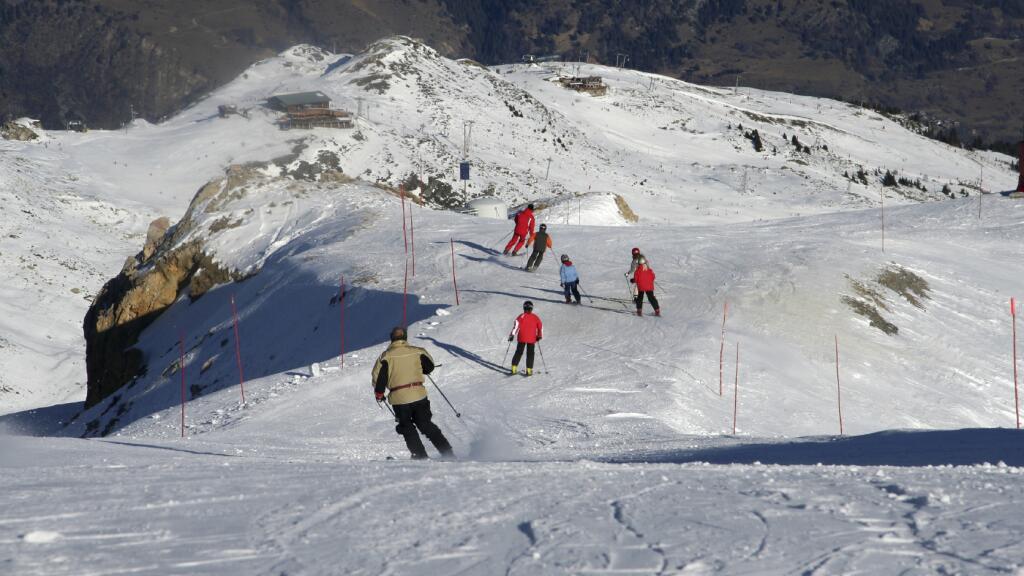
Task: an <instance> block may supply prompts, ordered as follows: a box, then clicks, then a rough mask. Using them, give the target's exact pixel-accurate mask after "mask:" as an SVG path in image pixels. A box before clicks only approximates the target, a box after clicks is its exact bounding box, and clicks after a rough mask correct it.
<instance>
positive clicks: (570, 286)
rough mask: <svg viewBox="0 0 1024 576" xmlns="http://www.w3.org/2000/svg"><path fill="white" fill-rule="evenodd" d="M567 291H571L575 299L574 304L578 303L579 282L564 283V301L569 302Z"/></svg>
mask: <svg viewBox="0 0 1024 576" xmlns="http://www.w3.org/2000/svg"><path fill="white" fill-rule="evenodd" d="M569 291H572V295H573V296H574V297H575V298H576V303H577V304H579V303H580V281H579V280H576V281H574V282H566V283H565V301H566V302H568V301H569Z"/></svg>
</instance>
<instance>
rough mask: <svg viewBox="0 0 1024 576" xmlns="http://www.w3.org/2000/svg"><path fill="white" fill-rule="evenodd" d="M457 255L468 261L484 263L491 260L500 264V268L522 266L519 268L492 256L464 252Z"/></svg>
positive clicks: (510, 268)
mask: <svg viewBox="0 0 1024 576" xmlns="http://www.w3.org/2000/svg"><path fill="white" fill-rule="evenodd" d="M459 257H460V258H465V259H466V260H469V261H470V262H486V263H490V262H493V263H495V264H497V265H498V266H501V267H502V268H508V269H509V270H522V268H520V267H518V266H513V265H511V264H506V263H505V262H502V261H501V260H496V259H494V258H486V257H480V256H469V255H466V254H459Z"/></svg>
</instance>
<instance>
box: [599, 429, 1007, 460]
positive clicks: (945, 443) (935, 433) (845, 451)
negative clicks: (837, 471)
mask: <svg viewBox="0 0 1024 576" xmlns="http://www.w3.org/2000/svg"><path fill="white" fill-rule="evenodd" d="M599 460H600V461H603V462H611V463H640V462H643V463H651V464H655V463H656V464H682V463H687V462H708V463H711V464H753V463H754V462H760V463H761V464H782V465H815V464H819V463H820V464H826V465H836V466H940V465H945V464H950V465H970V464H982V463H985V462H988V463H991V464H996V463H998V462H1004V463H1006V464H1008V465H1010V466H1024V433H1022V432H1020V431H1018V430H1011V429H1008V428H966V429H962V430H887V431H883V432H876V433H873V434H867V435H864V436H848V437H836V436H830V437H811V438H799V439H795V440H793V441H789V442H778V443H774V442H772V443H768V442H766V443H761V444H740V445H735V446H720V447H713V448H694V449H684V450H666V451H663V452H659V451H650V452H640V453H631V454H629V455H623V456H622V457H611V458H600V459H599Z"/></svg>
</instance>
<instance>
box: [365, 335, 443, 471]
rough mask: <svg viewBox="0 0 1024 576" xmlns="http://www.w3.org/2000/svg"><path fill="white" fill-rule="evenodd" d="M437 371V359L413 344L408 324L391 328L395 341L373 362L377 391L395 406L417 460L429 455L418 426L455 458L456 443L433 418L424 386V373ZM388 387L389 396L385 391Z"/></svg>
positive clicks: (440, 449)
mask: <svg viewBox="0 0 1024 576" xmlns="http://www.w3.org/2000/svg"><path fill="white" fill-rule="evenodd" d="M433 371H434V359H433V358H431V357H430V354H429V353H428V352H427V351H426V350H424V349H423V348H419V347H417V346H410V345H409V343H408V342H407V341H406V336H405V328H401V327H398V328H395V329H393V330H392V331H391V345H390V346H388V349H387V350H385V351H384V353H383V354H381V355H380V358H378V359H377V363H376V364H374V366H373V395H374V397H375V398H376V399H377V402H383V401H385V399H386V400H387V402H390V403H391V405H392V406H394V412H395V421H396V422H397V423H398V425H397V426H395V432H397V433H399V434H401V435H402V437H403V438H404V439H405V445H406V446H407V447H408V448H409V452H411V453H412V457H413V459H414V460H422V459H424V458H426V457H427V451H426V449H425V448H424V447H423V441H422V440H420V435H419V434H418V433H417V432H416V431H417V429H418V430H419V431H420V432H422V433H423V434H424V435H425V436H426V437H427V438H429V439H430V442H431V444H433V445H434V447H435V448H437V451H438V452H440V453H441V457H442V458H452V457H454V454H453V453H452V446H451V444H449V443H448V439H447V438H445V437H444V434H443V433H442V432H441V429H440V428H438V427H437V424H434V422H433V421H431V413H430V400H428V399H427V389H426V388H424V387H423V375H424V374H430V373H431V372H433ZM385 391H388V392H389V393H388V395H387V396H385V395H384V392H385Z"/></svg>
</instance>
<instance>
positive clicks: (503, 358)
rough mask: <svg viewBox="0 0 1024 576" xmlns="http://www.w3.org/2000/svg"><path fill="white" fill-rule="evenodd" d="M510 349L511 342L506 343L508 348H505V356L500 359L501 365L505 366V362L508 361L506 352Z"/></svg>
mask: <svg viewBox="0 0 1024 576" xmlns="http://www.w3.org/2000/svg"><path fill="white" fill-rule="evenodd" d="M511 349H512V341H511V340H509V341H508V346H505V356H504V357H502V359H501V365H502V366H504V365H505V360H508V351H509V350H511Z"/></svg>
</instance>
